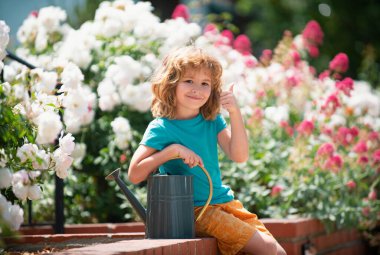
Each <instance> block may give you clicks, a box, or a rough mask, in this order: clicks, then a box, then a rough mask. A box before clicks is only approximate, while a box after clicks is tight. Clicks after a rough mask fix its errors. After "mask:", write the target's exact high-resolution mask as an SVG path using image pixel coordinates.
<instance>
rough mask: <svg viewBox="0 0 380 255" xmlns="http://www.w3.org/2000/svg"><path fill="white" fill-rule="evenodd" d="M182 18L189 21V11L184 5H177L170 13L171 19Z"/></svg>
mask: <svg viewBox="0 0 380 255" xmlns="http://www.w3.org/2000/svg"><path fill="white" fill-rule="evenodd" d="M177 18H183V19H184V20H186V21H187V22H189V21H190V13H189V9H188V8H187V6H186V5H184V4H179V5H177V6H176V7H175V9H174V11H173V13H172V19H177Z"/></svg>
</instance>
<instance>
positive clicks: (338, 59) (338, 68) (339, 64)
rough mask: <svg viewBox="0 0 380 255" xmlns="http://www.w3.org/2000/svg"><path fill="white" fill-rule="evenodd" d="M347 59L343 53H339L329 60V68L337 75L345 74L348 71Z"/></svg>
mask: <svg viewBox="0 0 380 255" xmlns="http://www.w3.org/2000/svg"><path fill="white" fill-rule="evenodd" d="M348 62H349V61H348V57H347V55H346V54H345V53H339V54H338V55H336V56H335V57H334V59H333V60H331V62H330V64H329V68H330V70H332V71H335V72H338V73H345V72H346V71H347V69H348Z"/></svg>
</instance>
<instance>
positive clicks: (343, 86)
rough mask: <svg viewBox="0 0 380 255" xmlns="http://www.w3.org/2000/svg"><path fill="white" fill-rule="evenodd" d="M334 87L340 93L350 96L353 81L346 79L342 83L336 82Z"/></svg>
mask: <svg viewBox="0 0 380 255" xmlns="http://www.w3.org/2000/svg"><path fill="white" fill-rule="evenodd" d="M335 87H336V88H337V89H339V90H340V91H342V92H343V93H344V94H345V95H347V96H351V91H352V90H353V89H354V81H353V80H352V79H351V78H349V77H347V78H345V79H344V80H343V81H337V82H336V83H335Z"/></svg>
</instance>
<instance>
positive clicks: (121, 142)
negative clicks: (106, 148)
mask: <svg viewBox="0 0 380 255" xmlns="http://www.w3.org/2000/svg"><path fill="white" fill-rule="evenodd" d="M130 140H131V135H129V134H128V133H127V134H123V133H121V134H117V135H116V138H115V143H116V146H117V147H118V148H119V149H120V150H124V149H126V148H127V147H128V144H129V141H130Z"/></svg>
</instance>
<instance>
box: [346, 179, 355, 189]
mask: <svg viewBox="0 0 380 255" xmlns="http://www.w3.org/2000/svg"><path fill="white" fill-rule="evenodd" d="M346 186H347V188H349V189H351V190H352V189H355V188H356V183H355V182H354V181H353V180H350V181H348V182H347V183H346Z"/></svg>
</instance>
